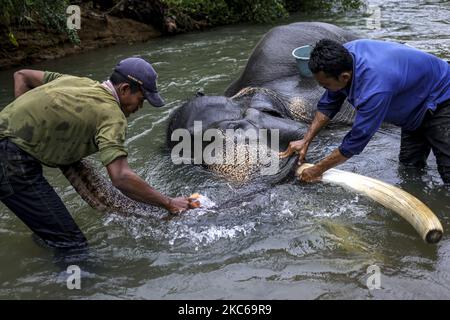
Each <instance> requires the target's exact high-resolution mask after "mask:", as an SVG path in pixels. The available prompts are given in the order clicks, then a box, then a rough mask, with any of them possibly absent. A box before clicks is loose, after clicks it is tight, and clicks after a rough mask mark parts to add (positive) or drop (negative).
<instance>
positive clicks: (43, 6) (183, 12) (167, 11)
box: [0, 0, 362, 46]
mask: <svg viewBox="0 0 450 320" xmlns="http://www.w3.org/2000/svg"><path fill="white" fill-rule="evenodd" d="M69 4H82V5H85V7H88V8H92V9H97V10H99V11H101V12H104V13H112V14H114V12H117V11H118V10H117V8H118V7H120V6H122V9H121V10H122V12H123V7H124V6H127V5H128V7H129V8H131V10H132V8H133V5H134V7H136V4H137V1H134V2H133V0H93V1H86V0H78V1H74V0H72V1H69V0H53V1H48V0H0V8H2V10H1V11H0V32H2V33H6V34H7V36H8V38H9V40H10V42H11V43H12V44H13V45H14V46H18V45H19V44H18V43H17V40H16V39H15V37H14V32H13V31H12V27H21V26H25V25H33V24H41V25H44V26H46V27H48V28H51V29H52V30H57V31H58V32H60V33H67V35H68V38H69V39H70V40H71V41H72V42H74V43H77V42H78V41H79V39H78V36H77V32H76V30H69V29H67V27H66V19H67V14H66V8H67V6H68V5H69ZM361 5H362V0H334V1H325V0H146V1H139V6H140V9H139V10H142V7H143V6H147V7H151V8H152V10H153V11H151V16H152V17H154V16H155V15H158V14H159V15H161V17H156V20H155V19H154V18H152V19H154V20H153V21H140V22H144V23H150V24H151V23H154V22H155V21H156V24H159V23H161V24H162V23H164V21H167V17H169V19H171V21H175V22H177V23H178V25H181V26H182V25H183V23H185V22H184V21H194V22H196V21H201V22H202V25H203V26H217V25H225V24H233V23H238V22H257V23H267V22H274V21H276V20H277V19H280V18H283V17H286V16H288V12H294V11H298V10H322V11H323V10H327V11H330V10H348V9H354V8H358V7H359V6H361ZM155 8H156V10H155ZM134 10H136V11H137V10H138V9H134ZM155 13H156V14H155ZM129 15H130V14H128V16H126V15H124V14H122V16H125V17H129ZM136 16H138V17H142V14H140V12H137V13H136ZM133 17H134V16H133V15H131V18H133ZM138 20H139V19H138ZM140 20H143V19H142V18H141V19H140ZM144 20H145V19H144ZM185 24H187V23H185ZM155 27H156V28H159V29H161V30H162V31H163V33H164V30H163V29H164V28H163V27H162V26H158V25H156V26H155ZM189 29H190V28H189V27H185V28H180V30H181V31H188V30H189Z"/></svg>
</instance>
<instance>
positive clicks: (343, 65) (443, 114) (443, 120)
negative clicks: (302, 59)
mask: <svg viewBox="0 0 450 320" xmlns="http://www.w3.org/2000/svg"><path fill="white" fill-rule="evenodd" d="M309 68H310V69H311V71H312V73H313V75H314V78H315V79H316V80H317V81H318V83H319V84H320V85H321V86H323V87H324V88H325V89H327V91H326V92H325V93H324V94H323V96H322V98H321V99H320V101H319V103H318V105H317V109H318V111H317V112H316V115H315V117H314V120H313V122H312V124H311V126H310V128H309V130H308V132H307V133H306V135H305V137H304V138H303V139H302V140H298V141H292V142H291V143H290V144H289V147H288V149H287V150H286V151H285V152H282V153H281V154H280V156H281V157H287V156H290V155H292V154H293V153H295V152H297V153H298V154H299V163H300V162H302V161H303V160H304V158H305V155H306V152H307V150H308V146H309V144H310V142H311V141H312V139H313V138H314V137H315V136H316V135H317V133H318V132H319V131H320V130H321V129H322V128H323V127H324V126H325V125H326V124H327V123H328V122H329V121H330V119H332V118H333V117H334V116H335V115H336V114H337V113H338V112H339V110H340V108H341V106H342V104H343V102H344V100H345V99H348V101H349V102H350V104H351V105H353V106H354V107H355V108H356V117H355V121H354V123H353V127H352V129H351V130H350V132H349V133H348V134H347V135H346V136H345V137H344V139H343V141H342V144H341V145H340V146H339V147H338V148H337V149H336V150H334V151H333V152H332V153H331V154H330V155H329V156H327V157H326V158H324V159H323V160H321V161H320V162H318V163H317V164H316V165H314V166H313V167H311V168H308V169H305V170H304V171H303V173H302V175H301V177H300V180H304V181H306V182H312V181H317V180H319V179H320V178H321V176H322V174H323V172H325V171H326V170H328V169H330V168H333V167H335V166H337V165H339V164H341V163H343V162H345V161H346V160H347V159H349V158H350V157H352V156H354V155H357V154H359V153H361V151H363V149H364V147H365V146H366V145H367V143H368V142H369V141H370V139H371V138H372V136H373V135H374V134H375V132H376V131H377V130H378V128H379V127H380V126H381V123H382V122H388V123H392V124H394V125H397V126H400V127H401V128H402V136H401V148H400V156H399V159H400V162H401V163H403V164H406V165H412V166H415V167H423V166H425V164H426V160H427V158H428V155H429V153H430V151H431V150H433V153H434V154H435V156H436V162H437V165H438V171H439V173H440V175H441V177H442V179H443V180H444V182H445V183H446V184H448V183H450V65H449V64H448V63H447V62H445V61H444V60H442V59H439V58H438V57H436V56H433V55H431V54H428V53H425V52H422V51H420V50H417V49H414V48H412V47H409V46H406V45H402V44H398V43H394V42H387V41H376V40H366V39H363V40H355V41H351V42H348V43H346V44H344V45H341V44H339V43H337V42H335V41H332V40H328V39H323V40H320V41H319V42H318V43H317V44H316V46H315V48H314V50H313V51H312V53H311V58H310V61H309Z"/></svg>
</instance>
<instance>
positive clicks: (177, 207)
mask: <svg viewBox="0 0 450 320" xmlns="http://www.w3.org/2000/svg"><path fill="white" fill-rule="evenodd" d="M197 203H198V201H197V200H196V199H192V198H187V197H178V198H171V199H170V200H169V205H168V206H167V207H166V209H167V211H169V212H170V213H171V214H177V213H181V212H183V211H186V210H188V209H195V208H198V207H199V205H198V204H197Z"/></svg>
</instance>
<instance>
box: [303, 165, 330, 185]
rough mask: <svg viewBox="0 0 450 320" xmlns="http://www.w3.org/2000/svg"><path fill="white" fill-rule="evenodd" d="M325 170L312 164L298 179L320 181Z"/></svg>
mask: <svg viewBox="0 0 450 320" xmlns="http://www.w3.org/2000/svg"><path fill="white" fill-rule="evenodd" d="M323 172H324V171H322V169H321V168H320V167H318V166H312V167H309V168H306V169H304V170H303V171H302V173H301V174H300V176H299V177H298V179H299V180H300V181H304V182H319V181H320V180H321V179H322V174H323Z"/></svg>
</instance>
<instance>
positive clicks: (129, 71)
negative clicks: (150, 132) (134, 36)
mask: <svg viewBox="0 0 450 320" xmlns="http://www.w3.org/2000/svg"><path fill="white" fill-rule="evenodd" d="M114 71H116V72H118V73H119V74H121V75H122V76H124V77H125V78H128V79H131V80H133V81H135V82H137V83H138V84H140V85H141V88H142V91H143V93H144V96H145V99H147V101H148V102H150V104H151V105H152V106H154V107H162V106H163V105H164V100H163V99H162V98H161V96H160V95H159V93H158V89H157V88H156V79H157V78H158V74H157V73H156V71H155V69H153V67H152V65H151V64H150V63H148V62H147V61H145V60H144V59H141V58H127V59H124V60H122V61H120V62H119V63H118V64H117V66H116V67H115V68H114Z"/></svg>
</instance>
